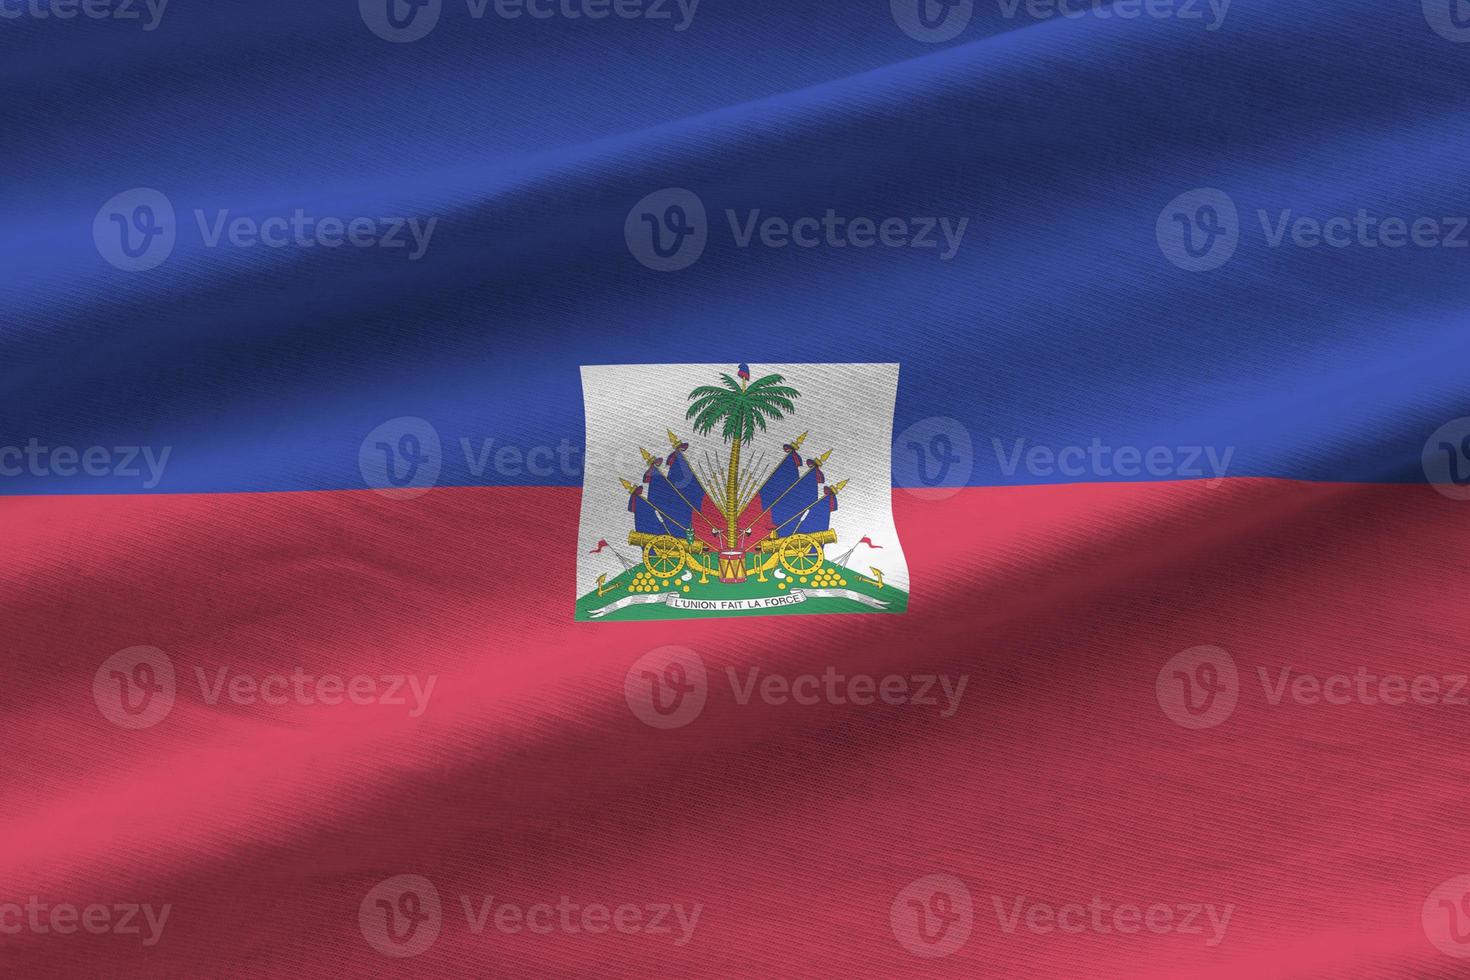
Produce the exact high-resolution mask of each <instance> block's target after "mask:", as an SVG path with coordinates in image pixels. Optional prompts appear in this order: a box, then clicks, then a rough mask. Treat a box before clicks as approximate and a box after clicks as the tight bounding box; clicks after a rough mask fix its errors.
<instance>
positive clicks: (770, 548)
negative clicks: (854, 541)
mask: <svg viewBox="0 0 1470 980" xmlns="http://www.w3.org/2000/svg"><path fill="white" fill-rule="evenodd" d="M836 543H837V532H836V531H831V530H828V531H816V532H813V533H810V534H803V533H797V534H792V535H790V536H788V537H784V538H766V539H765V540H764V541H762V542H761V553H762V554H764V555H770V556H771V557H770V558H768V559H766V561H764V562H763V563H762V564H761V567H760V571H761V572H765V571H767V570H768V569H770V568H771V567H772V566H773V565H775V564H776V563H777V562H780V563H781V565H782V566H783V567H784V568H785V569H786V571H788V572H790V573H791V574H792V575H797V576H801V575H810V574H811V573H812V572H815V571H816V570H817V569H819V568H821V567H822V562H823V561H825V560H826V556H825V555H823V554H822V546H823V545H828V544H836Z"/></svg>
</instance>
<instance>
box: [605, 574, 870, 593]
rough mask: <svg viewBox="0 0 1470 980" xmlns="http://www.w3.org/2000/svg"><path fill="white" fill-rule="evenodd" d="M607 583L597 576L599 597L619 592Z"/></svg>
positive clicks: (615, 587) (614, 586)
mask: <svg viewBox="0 0 1470 980" xmlns="http://www.w3.org/2000/svg"><path fill="white" fill-rule="evenodd" d="M606 581H607V576H606V575H599V576H597V594H598V595H599V596H604V595H607V594H608V593H609V592H616V591H617V588H618V587H617V586H616V585H609V586H608V587H607V588H605V589H604V588H603V587H602V584H603V583H604V582H606ZM879 588H882V586H879Z"/></svg>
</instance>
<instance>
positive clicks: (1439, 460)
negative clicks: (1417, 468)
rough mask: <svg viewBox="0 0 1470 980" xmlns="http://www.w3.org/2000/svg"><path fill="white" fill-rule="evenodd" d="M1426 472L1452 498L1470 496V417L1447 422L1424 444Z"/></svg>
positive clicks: (1466, 498) (1441, 491) (1440, 489)
mask: <svg viewBox="0 0 1470 980" xmlns="http://www.w3.org/2000/svg"><path fill="white" fill-rule="evenodd" d="M1423 463H1424V475H1425V477H1427V478H1428V480H1429V482H1430V484H1431V485H1432V486H1433V487H1434V489H1436V490H1438V491H1439V492H1440V493H1442V494H1444V495H1445V496H1446V497H1449V498H1450V499H1451V500H1470V417H1466V418H1462V419H1455V420H1454V421H1452V422H1446V423H1445V424H1444V425H1442V426H1440V427H1439V428H1438V429H1436V430H1435V431H1434V435H1432V436H1430V437H1429V441H1428V442H1426V443H1425V444H1424V455H1423Z"/></svg>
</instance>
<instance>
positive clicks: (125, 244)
mask: <svg viewBox="0 0 1470 980" xmlns="http://www.w3.org/2000/svg"><path fill="white" fill-rule="evenodd" d="M177 236H178V224H177V222H176V221H175V220H174V206H173V204H172V203H171V202H170V201H169V199H168V198H167V197H165V196H164V195H163V193H162V192H161V191H156V190H154V189H153V188H151V187H134V188H133V189H132V190H127V191H123V192H122V193H121V194H116V195H114V196H113V197H112V198H110V199H109V200H108V202H107V203H106V204H104V205H102V207H101V208H100V209H98V211H97V216H96V217H95V218H94V219H92V242H93V243H94V244H95V245H96V246H97V253H98V254H99V255H101V256H102V257H103V258H104V259H106V260H107V261H108V263H109V264H111V265H113V266H114V267H116V268H119V269H122V270H123V271H124V272H144V271H146V270H148V269H152V268H154V267H156V266H158V265H161V264H162V263H163V262H164V261H165V260H166V259H167V258H168V257H169V255H170V254H172V252H173V250H174V241H175V239H176V238H177Z"/></svg>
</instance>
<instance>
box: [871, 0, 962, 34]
mask: <svg viewBox="0 0 1470 980" xmlns="http://www.w3.org/2000/svg"><path fill="white" fill-rule="evenodd" d="M889 9H890V10H892V11H893V22H894V23H895V24H897V25H898V26H899V29H900V30H902V31H903V32H904V33H905V34H907V35H908V36H909V37H911V38H913V39H914V40H915V41H922V42H924V43H925V44H943V43H944V42H945V41H953V40H954V39H955V38H957V37H959V36H960V34H962V33H963V32H964V30H965V28H966V27H969V26H970V18H971V17H973V16H975V0H889Z"/></svg>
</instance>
